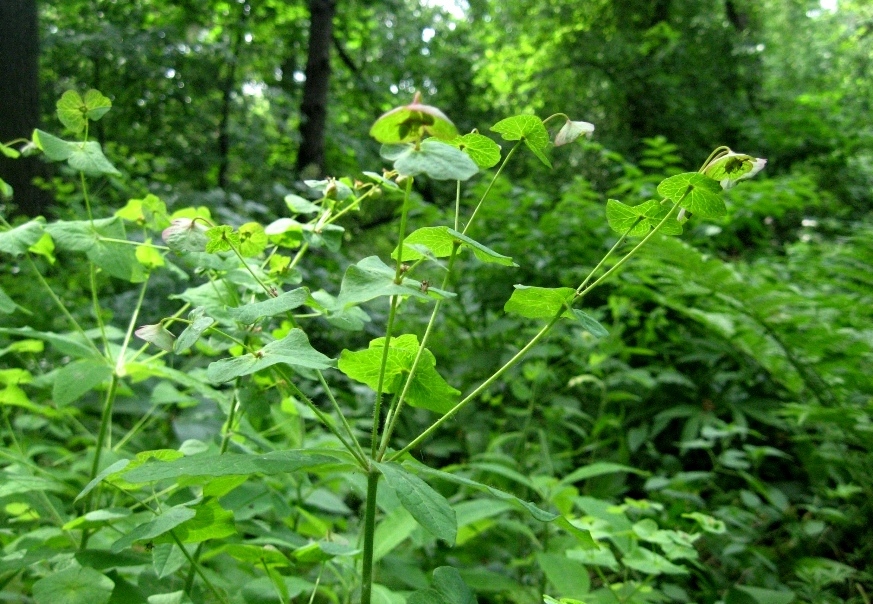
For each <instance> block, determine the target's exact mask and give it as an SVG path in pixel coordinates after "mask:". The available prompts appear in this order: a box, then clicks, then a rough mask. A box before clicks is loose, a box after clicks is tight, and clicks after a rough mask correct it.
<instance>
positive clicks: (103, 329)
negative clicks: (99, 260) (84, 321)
mask: <svg viewBox="0 0 873 604" xmlns="http://www.w3.org/2000/svg"><path fill="white" fill-rule="evenodd" d="M89 266H90V268H91V270H90V274H91V279H90V283H91V305H92V306H93V309H94V318H95V319H96V320H97V327H98V328H99V329H100V339H101V340H102V341H103V354H104V355H105V356H106V358H108V359H109V361H110V362H111V361H112V357H111V355H110V352H109V340H108V339H107V337H106V325H104V323H103V315H102V313H101V312H100V301H99V300H98V299H97V268H96V267H95V266H94V263H93V262H91V263H89Z"/></svg>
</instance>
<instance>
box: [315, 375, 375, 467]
mask: <svg viewBox="0 0 873 604" xmlns="http://www.w3.org/2000/svg"><path fill="white" fill-rule="evenodd" d="M315 375H317V376H318V381H319V382H320V383H321V387H322V388H324V392H325V394H327V398H329V399H330V402H331V404H332V405H333V408H334V410H335V411H336V414H337V415H338V416H339V418H340V421H341V422H342V424H343V427H344V428H345V429H346V432H348V434H349V438H350V439H351V441H352V443H353V444H354V445H355V449H357V451H358V454H359V456H360V458H361V459H366V457H367V456H366V454H365V453H364V449H363V447H361V443H360V442H358V439H357V438H356V437H355V433H354V431H353V430H352V427H351V425H349V420H347V419H346V416H345V414H344V413H343V412H342V409H340V406H339V403H338V402H337V400H336V397H334V395H333V391H332V390H331V388H330V385H329V384H328V383H327V380H325V379H324V374H323V373H322V372H321V371H319V370H318V369H316V370H315Z"/></svg>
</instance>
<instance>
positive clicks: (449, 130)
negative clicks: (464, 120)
mask: <svg viewBox="0 0 873 604" xmlns="http://www.w3.org/2000/svg"><path fill="white" fill-rule="evenodd" d="M457 135H458V130H457V128H455V125H454V124H453V123H452V122H451V120H450V119H449V118H447V117H446V115H445V114H444V113H443V112H442V111H440V110H439V109H437V108H436V107H432V106H430V105H423V104H422V103H421V95H420V94H419V93H416V94H415V97H414V98H413V100H412V103H410V104H409V105H404V106H402V107H395V108H394V109H392V110H391V111H389V112H387V113H385V114H383V115H381V116H380V117H379V119H377V120H376V122H375V123H374V124H373V126H372V128H370V136H372V137H373V138H375V139H376V140H377V141H379V142H380V143H388V144H393V143H406V142H413V141H416V140H420V139H422V138H424V137H425V136H435V137H436V138H439V139H443V140H451V139H453V138H455V137H456V136H457Z"/></svg>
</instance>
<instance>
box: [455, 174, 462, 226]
mask: <svg viewBox="0 0 873 604" xmlns="http://www.w3.org/2000/svg"><path fill="white" fill-rule="evenodd" d="M460 219H461V181H460V180H459V181H457V187H456V188H455V230H456V231H457V230H458V228H460V226H461V223H460Z"/></svg>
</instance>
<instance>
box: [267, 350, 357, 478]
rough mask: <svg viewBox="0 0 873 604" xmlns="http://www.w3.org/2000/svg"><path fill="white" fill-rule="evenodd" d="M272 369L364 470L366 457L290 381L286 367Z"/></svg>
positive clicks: (278, 366)
mask: <svg viewBox="0 0 873 604" xmlns="http://www.w3.org/2000/svg"><path fill="white" fill-rule="evenodd" d="M273 370H274V371H275V372H276V373H278V374H279V376H280V377H281V378H282V379H283V380H284V381H285V385H286V386H287V387H288V388H289V389H290V390H291V391H292V392H293V393H294V395H295V396H297V397H298V398H299V399H300V400H302V401H303V404H305V405H306V406H307V407H309V409H310V410H311V411H312V412H313V413H314V414H315V416H316V417H317V418H318V420H319V421H320V422H321V423H322V424H324V427H325V428H327V429H328V430H330V432H331V434H333V435H334V436H336V437H337V439H338V440H339V441H340V443H342V445H343V447H345V449H346V450H347V451H348V452H349V453H350V454H351V455H352V456H353V457H354V458H355V460H356V461H357V462H358V464H359V465H360V466H361V468H362V469H364V470H366V469H367V468H368V467H369V463H368V462H367V459H366V458H365V457H362V456H361V455H360V454H359V453H358V451H357V449H355V447H353V446H352V445H351V444H349V443H348V442H347V441H346V439H345V437H343V435H342V433H340V431H339V430H337V429H336V426H334V425H333V424H332V423H331V422H330V418H329V417H328V416H327V415H326V414H325V413H324V412H323V411H322V410H321V409H319V408H318V407H316V406H315V403H313V402H312V400H311V399H310V398H309V397H308V396H306V395H305V394H304V393H303V391H302V390H300V388H298V387H297V385H296V384H294V382H293V381H291V376H289V375H288V373H287V371H286V369H285V368H284V367H282V366H281V365H274V366H273Z"/></svg>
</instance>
